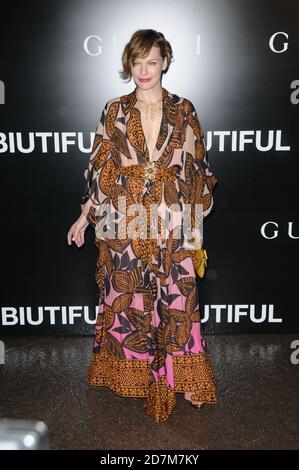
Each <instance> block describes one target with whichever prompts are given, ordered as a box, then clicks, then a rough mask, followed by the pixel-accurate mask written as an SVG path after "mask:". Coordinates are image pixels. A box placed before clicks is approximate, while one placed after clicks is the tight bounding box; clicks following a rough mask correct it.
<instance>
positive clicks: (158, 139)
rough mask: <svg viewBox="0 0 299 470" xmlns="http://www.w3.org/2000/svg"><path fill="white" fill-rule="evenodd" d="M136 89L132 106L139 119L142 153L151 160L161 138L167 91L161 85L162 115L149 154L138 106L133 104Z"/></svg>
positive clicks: (135, 100)
mask: <svg viewBox="0 0 299 470" xmlns="http://www.w3.org/2000/svg"><path fill="white" fill-rule="evenodd" d="M136 90H137V87H136V88H135V90H134V95H135V99H134V104H133V107H134V109H136V110H137V116H138V121H139V123H138V126H139V128H140V130H141V132H142V137H143V142H144V146H145V150H144V153H145V155H146V157H147V160H148V161H149V162H152V161H153V157H154V155H155V153H156V151H157V144H158V142H159V141H160V140H161V138H162V134H163V123H164V119H165V98H166V95H167V92H166V90H165V88H164V87H162V116H161V121H160V127H159V132H158V136H157V139H156V142H155V146H154V149H153V152H152V154H151V155H149V148H148V144H147V141H146V137H145V133H144V129H143V125H142V119H141V111H140V109H139V108H137V107H136V106H135V104H136V102H137V96H136Z"/></svg>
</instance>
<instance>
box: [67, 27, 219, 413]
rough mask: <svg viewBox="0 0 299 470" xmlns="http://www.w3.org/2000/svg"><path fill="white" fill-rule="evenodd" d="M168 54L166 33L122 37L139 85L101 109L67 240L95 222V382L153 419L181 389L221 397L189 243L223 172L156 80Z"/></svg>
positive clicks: (190, 109)
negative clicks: (215, 170) (141, 401)
mask: <svg viewBox="0 0 299 470" xmlns="http://www.w3.org/2000/svg"><path fill="white" fill-rule="evenodd" d="M171 59H172V48H171V46H170V44H169V42H168V41H167V40H166V39H165V37H164V35H163V34H162V33H159V32H157V31H155V30H152V29H145V30H139V31H136V32H135V33H134V34H133V36H132V38H131V40H130V41H129V43H128V44H127V45H126V47H125V49H124V52H123V55H122V64H123V71H122V72H121V75H122V78H125V79H126V78H129V79H131V78H132V77H133V79H134V82H135V84H136V87H135V89H134V90H133V91H132V92H131V93H129V94H127V95H123V96H120V97H117V98H113V99H111V100H109V101H108V102H107V103H106V105H105V107H104V109H103V112H102V115H101V119H100V122H99V123H98V126H97V129H96V135H95V139H94V143H93V148H92V153H91V156H90V160H89V166H88V168H87V169H86V170H85V178H86V181H87V184H86V191H85V195H84V197H83V201H82V202H83V204H82V205H81V209H82V213H81V215H80V217H79V219H78V220H77V221H76V222H75V223H74V224H73V225H72V227H71V228H70V230H69V233H68V243H69V244H70V245H71V243H72V241H74V242H75V243H76V245H77V246H78V247H80V246H82V244H83V243H84V233H85V230H86V228H87V226H88V225H89V224H91V225H92V226H93V227H94V229H95V244H96V245H97V247H98V260H97V269H96V280H97V283H98V285H99V288H100V300H99V311H98V315H97V321H96V331H95V339H94V347H93V357H92V361H91V364H90V368H89V373H88V383H89V384H90V385H94V386H107V387H109V388H110V389H111V390H112V391H113V392H114V393H116V394H118V395H121V396H123V397H144V398H146V400H145V405H144V408H145V411H146V413H147V414H148V415H150V416H152V417H153V418H154V420H155V421H156V422H161V421H164V420H166V419H167V418H168V417H169V416H170V415H171V413H172V411H173V409H174V407H175V403H176V393H177V392H181V393H184V397H185V399H186V400H187V401H188V402H189V403H190V404H191V405H193V406H194V407H196V408H200V407H201V406H202V405H203V404H204V403H215V402H216V393H215V379H214V374H213V370H212V365H211V361H210V357H209V352H208V349H207V345H206V343H205V340H204V338H203V336H202V332H201V323H200V312H199V303H198V291H197V284H196V270H197V267H198V266H197V264H196V257H195V256H194V255H195V247H194V246H195V245H192V242H193V241H194V240H195V239H198V232H196V230H197V228H196V226H195V225H196V224H195V222H196V220H197V219H196V217H197V216H196V215H195V205H196V204H197V205H200V207H201V208H202V218H205V217H206V216H207V215H208V213H209V212H210V211H211V209H212V206H213V196H212V191H213V188H214V186H215V184H216V183H217V179H216V178H215V176H214V175H213V174H212V172H211V170H210V166H209V164H208V161H207V158H206V151H205V140H204V134H203V131H202V128H201V125H200V123H199V120H198V117H197V113H196V110H195V108H194V106H193V104H192V103H191V101H189V100H188V99H186V98H182V97H179V96H177V95H175V94H172V93H170V92H169V91H167V90H166V89H165V88H164V87H162V86H161V78H162V74H163V73H166V72H167V71H168V68H169V66H170V62H171ZM120 201H122V202H120ZM122 203H124V204H125V206H122ZM188 205H189V207H191V209H192V210H191V213H190V212H189V219H188V220H189V222H190V221H191V231H189V232H188V236H187V235H185V234H184V235H183V236H182V227H185V225H186V224H185V222H183V225H182V218H181V219H180V218H178V216H181V215H182V214H183V213H185V212H184V211H185V208H186V207H187V206H188ZM136 206H137V207H138V210H136ZM124 207H125V210H124ZM129 207H133V208H134V209H133V211H132V210H130V209H129ZM141 207H143V209H144V210H143V211H142V210H141ZM171 207H172V208H173V207H174V209H173V210H170V208H171ZM152 208H156V213H155V214H156V218H154V217H152V216H151V215H150V211H151V210H152ZM165 208H166V209H169V214H170V215H169V214H168V219H167V217H166V216H165ZM139 209H140V210H139ZM140 212H141V213H142V214H140ZM190 214H191V218H190ZM140 215H142V216H143V217H140ZM124 216H126V218H125V217H124ZM176 220H179V222H176ZM169 221H170V222H169ZM167 222H168V224H167ZM154 228H155V229H156V232H155V236H151V235H152V231H153V229H154ZM178 234H179V236H178ZM196 236H197V237H196ZM188 243H189V244H188ZM190 243H191V245H190ZM190 246H191V248H192V249H190Z"/></svg>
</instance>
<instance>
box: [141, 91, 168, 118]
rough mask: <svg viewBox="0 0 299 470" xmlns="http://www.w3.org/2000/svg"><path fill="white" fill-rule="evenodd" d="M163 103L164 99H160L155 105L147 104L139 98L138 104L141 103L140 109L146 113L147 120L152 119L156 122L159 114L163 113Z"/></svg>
mask: <svg viewBox="0 0 299 470" xmlns="http://www.w3.org/2000/svg"><path fill="white" fill-rule="evenodd" d="M162 101H163V100H162V98H160V99H159V100H158V101H155V102H154V103H147V102H146V101H144V100H142V99H141V98H138V96H137V102H138V103H140V109H142V110H143V111H145V118H146V119H151V120H152V121H154V120H155V117H156V114H157V112H159V111H161V103H162Z"/></svg>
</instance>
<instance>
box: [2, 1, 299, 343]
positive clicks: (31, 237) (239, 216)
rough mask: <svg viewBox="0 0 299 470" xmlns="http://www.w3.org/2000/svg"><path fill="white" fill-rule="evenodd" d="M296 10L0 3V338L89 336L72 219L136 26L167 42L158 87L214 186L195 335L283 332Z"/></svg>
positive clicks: (271, 5) (85, 282)
mask: <svg viewBox="0 0 299 470" xmlns="http://www.w3.org/2000/svg"><path fill="white" fill-rule="evenodd" d="M298 17H299V4H298V2H296V1H294V0H285V1H284V2H283V6H282V5H281V2H280V1H279V0H272V1H267V0H260V1H256V0H255V1H252V0H197V1H195V0H194V1H191V0H185V1H184V2H182V1H180V0H178V1H172V2H166V1H165V2H163V1H162V2H161V0H160V1H156V0H152V1H151V2H147V1H140V0H138V1H133V0H128V1H126V2H119V1H113V0H111V1H109V2H108V1H105V0H102V1H101V0H97V1H96V0H88V1H83V0H69V1H63V2H59V1H57V0H51V2H37V1H30V0H29V1H27V2H23V3H20V4H19V5H18V6H17V9H16V7H15V6H14V5H13V4H12V2H2V3H1V29H0V38H1V42H0V165H1V171H0V178H1V192H2V210H1V248H2V256H1V261H2V276H1V299H0V302H1V317H0V336H5V335H35V334H36V335H40V334H45V335H49V334H50V335H52V334H53V335H60V334H69V335H87V334H93V331H94V325H95V319H96V313H97V309H98V302H99V291H98V286H97V284H96V280H95V270H96V258H97V247H96V246H95V244H94V231H93V229H92V228H91V227H89V228H88V230H87V232H86V239H85V245H84V246H83V247H81V248H80V249H78V248H77V246H76V245H75V244H73V245H72V246H71V247H70V246H68V244H67V239H66V236H67V232H68V230H69V228H70V226H71V225H72V224H73V223H74V222H75V220H76V219H77V218H78V216H79V215H80V211H81V208H80V203H81V197H82V195H83V192H84V188H85V180H84V176H83V173H84V169H85V168H86V167H87V164H88V160H89V156H90V153H91V146H92V142H93V137H94V132H95V129H96V126H97V123H98V121H99V119H100V117H101V112H102V109H103V107H104V105H105V103H106V102H107V101H108V100H109V99H111V98H114V97H117V96H120V95H124V94H127V93H130V92H131V91H133V89H134V88H135V83H134V82H133V81H131V82H130V83H124V82H123V81H122V80H121V78H120V75H119V71H120V70H121V54H122V51H123V48H124V46H125V44H126V43H127V42H128V41H129V39H130V37H131V35H132V34H133V33H134V31H136V30H137V29H141V28H153V29H156V30H157V31H161V32H163V34H164V35H165V37H166V39H167V40H168V41H170V43H171V45H172V47H173V52H174V61H173V62H172V64H171V66H170V69H169V71H168V73H167V74H166V75H165V76H164V77H163V82H162V86H164V87H165V88H166V89H167V90H168V91H170V92H171V93H175V94H177V95H179V96H183V97H185V98H188V99H190V100H191V101H192V102H193V104H194V105H195V107H196V110H197V113H198V115H199V119H200V121H201V124H202V127H203V130H204V133H205V137H206V142H207V152H208V159H209V162H210V165H211V168H212V169H213V173H214V174H215V176H217V178H218V185H217V186H216V188H215V191H214V210H213V213H212V214H211V215H210V216H209V217H208V218H207V219H206V220H205V226H204V245H205V248H206V250H207V253H208V269H207V272H206V276H205V278H204V279H200V280H199V292H200V305H201V316H202V324H203V328H204V331H205V332H206V333H208V334H209V333H211V334H212V333H217V334H218V333H280V332H281V333H287V332H288V333H294V332H298V331H299V313H298V300H297V295H298V292H299V290H298V261H299V257H298V254H299V250H298V244H299V241H298V240H299V218H298V201H299V196H298V191H299V185H298V176H299V173H298V170H299V158H298V144H299V133H298V127H299V116H298V114H299V106H298V103H299V32H298Z"/></svg>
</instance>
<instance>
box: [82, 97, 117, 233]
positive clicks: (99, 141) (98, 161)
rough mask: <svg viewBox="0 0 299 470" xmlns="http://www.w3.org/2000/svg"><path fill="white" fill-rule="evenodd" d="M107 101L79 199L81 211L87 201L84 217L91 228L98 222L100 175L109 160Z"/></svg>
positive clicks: (110, 145) (97, 129)
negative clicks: (82, 191)
mask: <svg viewBox="0 0 299 470" xmlns="http://www.w3.org/2000/svg"><path fill="white" fill-rule="evenodd" d="M108 109H109V101H107V103H106V104H105V106H104V108H103V110H102V114H101V118H100V120H99V122H98V124H97V126H96V130H95V136H94V140H93V144H92V151H91V154H90V157H89V162H88V167H87V168H85V170H84V178H85V189H84V193H83V196H82V198H81V209H82V210H83V208H84V205H85V204H86V203H87V202H88V201H89V204H87V206H88V207H89V209H88V211H86V212H87V214H86V217H87V220H88V222H89V223H90V225H92V227H95V226H96V223H97V220H98V216H97V213H98V209H99V206H100V204H101V203H102V202H103V200H104V199H105V198H106V195H105V194H104V193H103V192H102V191H101V186H100V185H99V180H100V173H101V170H102V168H103V166H104V164H105V163H106V162H107V160H108V159H109V156H110V153H111V149H112V147H113V143H112V141H111V139H110V137H111V135H110V132H109V130H108V128H109V126H108V125H107V119H108V116H107V114H108Z"/></svg>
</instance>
